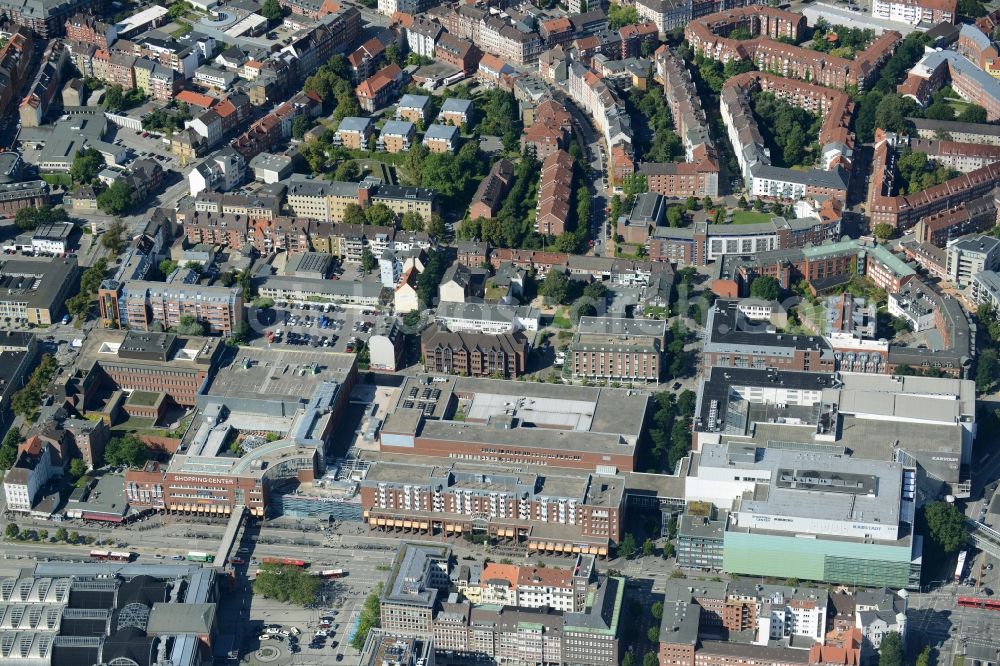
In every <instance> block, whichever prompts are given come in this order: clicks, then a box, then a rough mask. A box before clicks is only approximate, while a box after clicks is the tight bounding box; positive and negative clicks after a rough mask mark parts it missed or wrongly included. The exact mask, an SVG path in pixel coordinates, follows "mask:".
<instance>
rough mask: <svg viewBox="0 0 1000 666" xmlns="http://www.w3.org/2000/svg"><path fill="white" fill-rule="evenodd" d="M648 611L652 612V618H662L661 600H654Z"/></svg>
mask: <svg viewBox="0 0 1000 666" xmlns="http://www.w3.org/2000/svg"><path fill="white" fill-rule="evenodd" d="M649 612H650V613H652V614H653V618H654V619H656V620H661V619H663V602H662V601H654V602H653V605H652V606H650V608H649Z"/></svg>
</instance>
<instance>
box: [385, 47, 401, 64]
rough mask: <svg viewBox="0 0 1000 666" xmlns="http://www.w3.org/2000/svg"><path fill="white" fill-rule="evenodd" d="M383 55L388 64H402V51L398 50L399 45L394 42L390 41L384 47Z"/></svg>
mask: <svg viewBox="0 0 1000 666" xmlns="http://www.w3.org/2000/svg"><path fill="white" fill-rule="evenodd" d="M383 55H384V57H385V61H386V63H388V64H390V65H400V66H402V65H403V52H402V51H400V50H399V46H397V45H396V43H395V42H392V43H391V44H389V46H387V47H385V51H384V52H383Z"/></svg>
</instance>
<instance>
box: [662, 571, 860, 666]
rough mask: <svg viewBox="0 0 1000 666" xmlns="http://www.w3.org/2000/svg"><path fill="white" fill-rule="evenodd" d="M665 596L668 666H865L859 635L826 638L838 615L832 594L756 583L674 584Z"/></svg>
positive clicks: (664, 640) (664, 642) (664, 648)
mask: <svg viewBox="0 0 1000 666" xmlns="http://www.w3.org/2000/svg"><path fill="white" fill-rule="evenodd" d="M664 597H665V598H664V613H663V618H662V620H661V623H660V649H659V656H660V663H661V664H665V665H670V666H694V665H695V664H698V665H704V666H726V665H729V666H742V665H743V664H746V665H749V664H771V665H773V666H799V665H802V666H805V665H806V664H813V665H817V666H818V665H819V664H833V663H841V664H843V663H848V664H852V663H853V664H856V663H860V657H861V646H860V632H858V634H857V636H853V635H852V636H851V637H850V638H849V639H848V640H846V641H844V640H841V639H839V638H835V637H831V638H830V639H828V638H827V636H826V624H827V621H828V615H832V612H833V611H832V609H831V605H830V594H829V593H828V592H827V591H826V590H825V589H821V588H810V587H792V586H787V585H764V584H760V583H756V582H750V583H743V582H731V583H724V582H721V581H698V582H696V583H695V584H694V585H690V584H687V585H682V584H680V583H678V582H677V581H669V582H668V584H667V589H666V592H665V595H664ZM722 636H728V640H722ZM828 642H829V643H831V644H830V645H829V647H830V649H829V650H827V645H828ZM834 642H837V643H839V645H836V646H835V645H833V644H832V643H834ZM834 648H837V649H834ZM838 659H839V660H840V661H837V660H838Z"/></svg>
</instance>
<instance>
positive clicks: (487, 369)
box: [420, 326, 528, 379]
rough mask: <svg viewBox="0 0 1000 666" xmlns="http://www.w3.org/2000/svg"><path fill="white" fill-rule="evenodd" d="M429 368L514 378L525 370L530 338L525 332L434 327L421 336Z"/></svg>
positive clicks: (424, 356) (421, 346)
mask: <svg viewBox="0 0 1000 666" xmlns="http://www.w3.org/2000/svg"><path fill="white" fill-rule="evenodd" d="M420 353H421V356H423V359H424V370H426V371H427V372H435V373H442V374H448V375H452V374H454V375H462V376H463V377H493V378H495V379H496V378H502V379H514V378H516V377H520V376H521V375H523V374H524V371H525V368H526V364H527V356H528V340H527V338H525V337H524V335H523V334H521V333H516V332H515V333H497V334H493V335H490V334H486V333H453V332H451V331H447V330H443V329H440V328H438V327H436V326H435V327H431V328H429V329H427V331H425V332H424V334H423V335H422V336H421V338H420Z"/></svg>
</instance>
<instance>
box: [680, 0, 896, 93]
mask: <svg viewBox="0 0 1000 666" xmlns="http://www.w3.org/2000/svg"><path fill="white" fill-rule="evenodd" d="M805 23H806V21H805V17H804V16H803V15H801V14H796V13H793V12H787V11H784V10H780V9H775V8H773V7H768V6H766V5H752V6H750V7H745V8H741V9H733V10H729V11H724V12H719V13H716V14H710V15H708V16H705V17H703V18H700V19H697V20H694V21H692V22H691V23H689V24H688V25H687V27H686V28H685V29H684V36H685V37H686V38H687V40H688V42H689V43H690V44H691V48H692V49H693V50H694V52H695V53H698V54H700V55H703V56H705V57H707V58H711V59H714V60H719V61H720V62H723V63H726V62H729V61H730V60H751V61H753V62H754V63H755V64H756V65H757V67H758V68H759V69H761V70H764V71H770V72H775V73H777V74H778V75H780V76H785V77H789V78H796V79H802V80H806V81H812V82H815V83H818V84H821V85H824V86H830V87H832V88H840V89H843V88H846V87H847V86H857V87H858V88H859V89H860V90H865V89H866V88H867V87H868V86H869V85H870V84H871V83H872V82H873V81H874V80H875V78H876V76H877V75H878V72H879V70H880V69H881V67H882V65H883V64H885V61H886V60H888V59H889V57H891V56H892V54H893V52H894V51H895V49H896V46H897V45H898V44H899V42H900V41H901V40H902V36H901V35H900V34H899V33H898V32H895V31H894V30H888V31H885V32H883V33H882V34H881V35H880V36H879V37H877V38H876V39H875V40H874V41H873V42H872V43H871V44H870V45H869V46H868V48H867V49H865V50H864V51H862V52H860V53H858V54H856V56H855V58H854V59H853V60H849V59H847V58H840V57H837V56H832V55H830V54H828V53H821V52H818V51H812V50H810V49H805V48H802V47H799V46H793V45H791V44H787V43H785V42H780V41H777V40H778V38H787V39H791V40H793V41H797V40H798V38H799V35H800V33H801V31H802V30H803V29H804V27H805ZM740 28H742V29H745V30H748V31H749V32H750V34H751V35H753V38H752V39H745V40H738V39H732V38H730V37H729V36H728V35H730V34H731V33H732V32H733V31H734V30H737V29H740Z"/></svg>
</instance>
